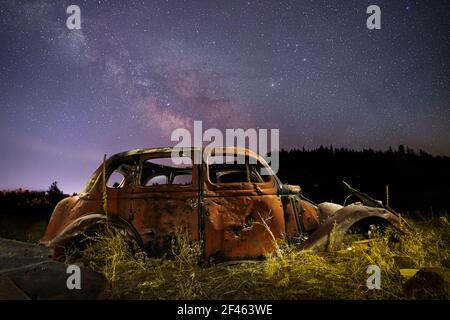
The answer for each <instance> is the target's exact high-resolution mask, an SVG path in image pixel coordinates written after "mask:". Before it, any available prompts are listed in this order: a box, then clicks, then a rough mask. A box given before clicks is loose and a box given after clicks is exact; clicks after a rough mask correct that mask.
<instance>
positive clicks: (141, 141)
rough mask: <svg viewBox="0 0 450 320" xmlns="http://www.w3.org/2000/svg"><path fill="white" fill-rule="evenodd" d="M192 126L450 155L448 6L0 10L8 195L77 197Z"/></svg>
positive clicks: (38, 5) (210, 4) (264, 4)
mask: <svg viewBox="0 0 450 320" xmlns="http://www.w3.org/2000/svg"><path fill="white" fill-rule="evenodd" d="M70 4H76V5H79V6H80V8H81V30H69V29H67V28H66V19H67V17H68V16H69V15H68V14H67V13H66V8H67V6H68V5H70ZM371 4H376V5H378V6H380V8H381V27H382V28H381V30H368V29H367V27H366V19H367V17H368V16H369V15H368V14H367V13H366V9H367V7H368V6H369V5H371ZM194 120H202V121H203V127H204V129H207V128H211V127H215V128H219V129H224V128H244V129H246V128H267V129H271V128H279V129H280V145H281V147H284V148H291V147H300V148H301V147H303V146H304V147H305V148H315V147H318V146H320V145H327V146H328V145H333V146H335V147H347V148H354V149H362V148H373V149H387V148H388V147H389V146H393V147H394V148H397V146H398V145H399V144H404V145H408V146H409V147H411V148H414V149H423V150H425V151H427V152H430V153H432V154H436V155H450V1H392V0H391V1H379V0H371V1H360V0H359V1H350V0H346V1H318V0H313V1H300V0H299V1H274V0H272V1H230V0H226V1H225V0H220V1H216V0H207V1H206V0H204V1H195V0H189V1H175V0H167V1H78V0H74V1H70V2H66V1H15V0H14V1H13V0H11V1H3V0H0V130H1V131H0V150H1V160H0V165H1V170H0V189H10V188H19V187H22V188H29V189H46V188H47V187H48V186H49V185H50V183H51V182H52V181H54V180H57V181H58V182H59V186H60V188H61V189H63V190H64V191H65V192H68V193H72V192H78V191H80V190H81V189H82V187H83V186H84V184H85V182H86V180H87V179H88V177H89V176H90V174H91V173H92V172H93V171H94V169H95V168H96V167H97V166H98V165H99V164H100V163H101V160H102V157H103V154H104V153H107V154H108V155H111V154H113V153H116V152H120V151H124V150H129V149H133V148H139V147H159V146H168V145H173V144H174V143H171V142H170V133H171V132H172V130H173V129H175V128H182V127H185V128H188V129H189V128H190V127H192V125H193V121H194ZM280 165H281V166H282V165H283V164H282V163H281V164H280Z"/></svg>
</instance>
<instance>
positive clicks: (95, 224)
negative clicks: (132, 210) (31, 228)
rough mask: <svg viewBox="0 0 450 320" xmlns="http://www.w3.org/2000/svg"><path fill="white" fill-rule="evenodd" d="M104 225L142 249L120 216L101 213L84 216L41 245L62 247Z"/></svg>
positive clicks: (138, 239)
mask: <svg viewBox="0 0 450 320" xmlns="http://www.w3.org/2000/svg"><path fill="white" fill-rule="evenodd" d="M106 223H108V224H109V226H110V227H112V228H114V229H115V230H118V231H119V232H120V233H121V234H122V235H123V236H124V237H125V240H126V241H135V242H136V243H137V245H138V246H140V247H141V248H142V247H143V242H142V239H141V237H140V235H139V232H138V231H137V230H136V229H135V228H134V226H133V225H132V224H131V223H129V222H128V221H127V220H125V219H123V218H122V217H120V216H108V217H107V216H106V215H105V214H103V213H90V214H85V215H83V216H81V217H79V218H77V219H75V220H74V221H73V222H72V223H70V224H69V225H68V226H66V227H65V228H64V229H63V231H62V232H60V233H59V234H58V236H56V237H55V238H53V239H52V240H50V241H47V242H41V244H42V245H45V246H46V247H49V248H57V247H62V246H64V245H65V244H66V243H67V242H68V241H70V240H72V239H74V238H75V237H77V236H80V235H83V234H89V233H93V232H98V231H101V230H102V229H103V228H104V227H105V226H106Z"/></svg>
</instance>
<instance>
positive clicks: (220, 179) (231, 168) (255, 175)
mask: <svg viewBox="0 0 450 320" xmlns="http://www.w3.org/2000/svg"><path fill="white" fill-rule="evenodd" d="M262 168H263V165H262V164H261V163H260V162H259V161H257V159H255V158H250V157H248V156H246V157H245V160H244V159H243V157H242V156H236V155H234V156H230V155H226V156H224V157H222V156H212V157H210V158H209V160H208V175H209V180H210V181H211V182H212V183H216V184H217V183H242V182H249V183H264V182H269V181H270V180H271V178H270V176H267V175H261V169H262Z"/></svg>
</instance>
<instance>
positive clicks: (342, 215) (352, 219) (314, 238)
mask: <svg viewBox="0 0 450 320" xmlns="http://www.w3.org/2000/svg"><path fill="white" fill-rule="evenodd" d="M364 219H374V220H380V221H383V222H386V223H387V224H389V225H392V226H393V227H394V228H396V229H397V230H400V221H399V218H398V217H397V216H396V215H395V214H393V213H391V212H389V211H388V210H386V209H384V208H374V207H368V206H363V205H359V204H351V205H348V206H346V207H344V208H342V209H340V210H338V211H336V212H335V213H334V214H333V215H332V216H331V217H329V218H328V219H327V220H326V221H324V223H323V224H321V225H320V226H319V227H318V228H317V229H316V230H315V231H314V232H313V233H312V234H311V237H310V238H309V239H308V240H306V241H305V242H304V243H303V245H302V248H303V249H314V250H326V249H327V247H328V245H329V243H330V236H331V234H333V245H334V246H335V247H336V248H338V247H340V246H341V244H342V242H343V240H344V236H345V234H346V233H347V231H348V230H349V229H350V228H351V227H352V226H353V225H355V224H356V223H358V222H361V221H363V220H364ZM335 226H336V227H335Z"/></svg>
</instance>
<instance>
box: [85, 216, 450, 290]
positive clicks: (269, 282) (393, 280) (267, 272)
mask: <svg viewBox="0 0 450 320" xmlns="http://www.w3.org/2000/svg"><path fill="white" fill-rule="evenodd" d="M408 223H409V224H410V225H411V226H412V231H411V232H410V233H408V234H407V235H405V236H403V237H402V238H401V239H400V240H399V241H397V242H392V241H390V239H392V234H391V231H388V232H387V233H386V234H385V235H384V236H382V237H379V238H377V239H376V240H372V241H370V242H369V245H368V246H367V247H365V248H362V249H355V248H352V249H351V250H349V249H347V250H330V251H329V252H326V253H325V252H323V253H319V252H313V251H301V250H298V249H297V248H296V247H295V245H294V244H290V245H288V244H282V245H280V246H279V247H278V250H276V251H275V252H274V253H273V254H270V255H268V256H267V257H266V259H265V261H253V262H248V263H240V264H236V265H229V264H222V265H221V264H218V265H212V266H206V265H202V264H199V262H201V244H200V243H191V242H189V237H188V235H187V234H186V233H184V232H180V233H179V234H178V236H177V238H176V239H174V241H173V244H172V250H171V252H172V256H173V258H171V259H166V258H148V257H147V256H146V255H145V254H143V253H139V252H138V253H133V252H132V251H131V250H130V249H129V246H128V245H127V244H126V242H125V241H124V240H123V239H122V237H121V236H120V235H118V234H114V233H110V234H107V235H96V236H95V237H93V238H91V239H90V240H91V244H90V245H88V246H87V248H86V249H85V250H84V252H83V256H84V258H85V261H86V263H87V261H89V264H90V265H91V267H92V268H93V269H95V270H98V271H100V272H102V273H103V274H105V276H106V277H107V278H108V280H109V283H110V286H109V289H108V291H107V292H106V298H125V299H127V298H129V299H130V298H131V299H404V298H405V296H404V294H403V289H402V285H403V282H404V279H402V277H401V276H400V273H399V268H398V266H397V263H396V259H395V258H396V257H398V256H401V257H404V258H408V259H410V260H411V263H413V265H414V266H413V267H415V268H420V267H430V266H436V267H442V261H443V260H444V259H446V258H447V259H448V258H449V257H450V252H449V249H448V248H449V246H450V224H449V223H448V218H447V217H445V216H444V217H442V218H435V219H429V220H424V221H412V220H408ZM372 264H375V265H377V266H378V267H379V268H380V269H381V290H369V289H368V288H367V286H366V280H367V277H368V275H367V273H366V270H367V267H368V266H369V265H372Z"/></svg>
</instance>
